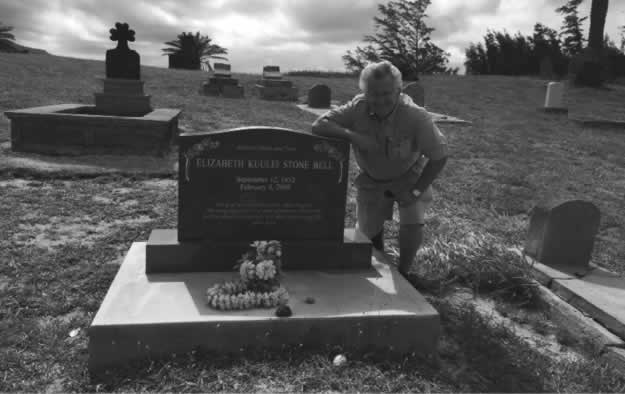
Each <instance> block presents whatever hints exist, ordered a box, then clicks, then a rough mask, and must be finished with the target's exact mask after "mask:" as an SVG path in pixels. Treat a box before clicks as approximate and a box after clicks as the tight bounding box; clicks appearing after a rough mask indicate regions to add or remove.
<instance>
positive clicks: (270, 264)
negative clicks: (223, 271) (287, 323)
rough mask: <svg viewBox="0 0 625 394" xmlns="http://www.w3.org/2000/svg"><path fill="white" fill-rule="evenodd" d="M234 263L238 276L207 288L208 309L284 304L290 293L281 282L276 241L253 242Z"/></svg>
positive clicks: (279, 247) (265, 306)
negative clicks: (247, 250) (249, 249)
mask: <svg viewBox="0 0 625 394" xmlns="http://www.w3.org/2000/svg"><path fill="white" fill-rule="evenodd" d="M251 246H252V247H253V248H254V250H252V251H250V252H248V253H245V254H244V255H243V256H242V257H241V259H239V260H238V261H237V264H236V265H235V266H234V269H235V270H238V271H239V275H240V279H238V280H235V281H229V282H223V283H218V284H216V285H214V286H212V287H209V288H208V290H206V298H207V302H208V305H209V306H210V307H211V308H214V309H219V310H223V311H225V310H241V309H253V308H274V307H276V306H281V305H286V303H287V301H288V299H289V294H288V292H287V291H286V289H285V288H284V287H283V286H281V285H280V275H281V260H280V256H281V255H282V250H281V246H280V242H278V241H256V242H254V243H252V244H251Z"/></svg>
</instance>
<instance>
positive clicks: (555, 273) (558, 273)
mask: <svg viewBox="0 0 625 394" xmlns="http://www.w3.org/2000/svg"><path fill="white" fill-rule="evenodd" d="M515 252H516V253H518V254H519V255H522V256H523V258H524V259H525V262H526V263H527V264H528V265H529V266H530V268H531V269H532V274H533V276H534V279H536V280H537V281H538V282H539V283H540V284H541V285H543V286H547V287H549V286H550V285H551V282H552V281H553V280H554V279H565V280H570V279H577V276H575V275H574V273H573V272H572V271H575V269H573V270H571V269H569V270H566V268H560V269H556V268H552V267H549V266H547V265H545V264H543V263H541V262H539V261H537V260H534V259H533V258H532V257H530V256H528V255H525V254H523V253H522V252H521V251H515ZM567 271H568V272H567Z"/></svg>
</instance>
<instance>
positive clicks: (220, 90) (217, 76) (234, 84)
mask: <svg viewBox="0 0 625 394" xmlns="http://www.w3.org/2000/svg"><path fill="white" fill-rule="evenodd" d="M202 93H203V94H205V95H207V96H223V97H226V98H242V97H243V95H244V91H243V86H241V85H240V84H239V80H238V79H235V78H232V73H231V72H230V65H229V64H225V63H215V64H214V65H213V72H212V76H211V77H210V78H209V79H208V82H205V83H204V85H202Z"/></svg>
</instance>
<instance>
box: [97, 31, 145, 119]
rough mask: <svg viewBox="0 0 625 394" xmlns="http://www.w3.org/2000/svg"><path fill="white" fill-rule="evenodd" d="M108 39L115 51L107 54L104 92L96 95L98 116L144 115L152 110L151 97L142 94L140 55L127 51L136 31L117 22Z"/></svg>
mask: <svg viewBox="0 0 625 394" xmlns="http://www.w3.org/2000/svg"><path fill="white" fill-rule="evenodd" d="M111 40H112V41H117V48H115V49H109V50H108V51H106V79H104V80H102V82H103V83H104V92H103V93H96V94H95V109H96V112H97V113H100V114H104V115H119V116H143V115H145V114H147V113H148V112H151V111H152V107H151V106H150V96H147V95H145V94H143V81H142V80H141V65H140V60H139V54H138V53H137V52H135V51H133V50H131V49H130V48H128V41H131V42H133V41H134V40H135V31H134V30H130V29H129V27H128V24H127V23H116V24H115V28H114V29H111Z"/></svg>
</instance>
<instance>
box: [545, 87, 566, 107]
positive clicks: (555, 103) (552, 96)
mask: <svg viewBox="0 0 625 394" xmlns="http://www.w3.org/2000/svg"><path fill="white" fill-rule="evenodd" d="M564 108H565V106H564V84H563V83H562V82H549V84H548V85H547V95H546V97H545V109H564Z"/></svg>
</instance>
